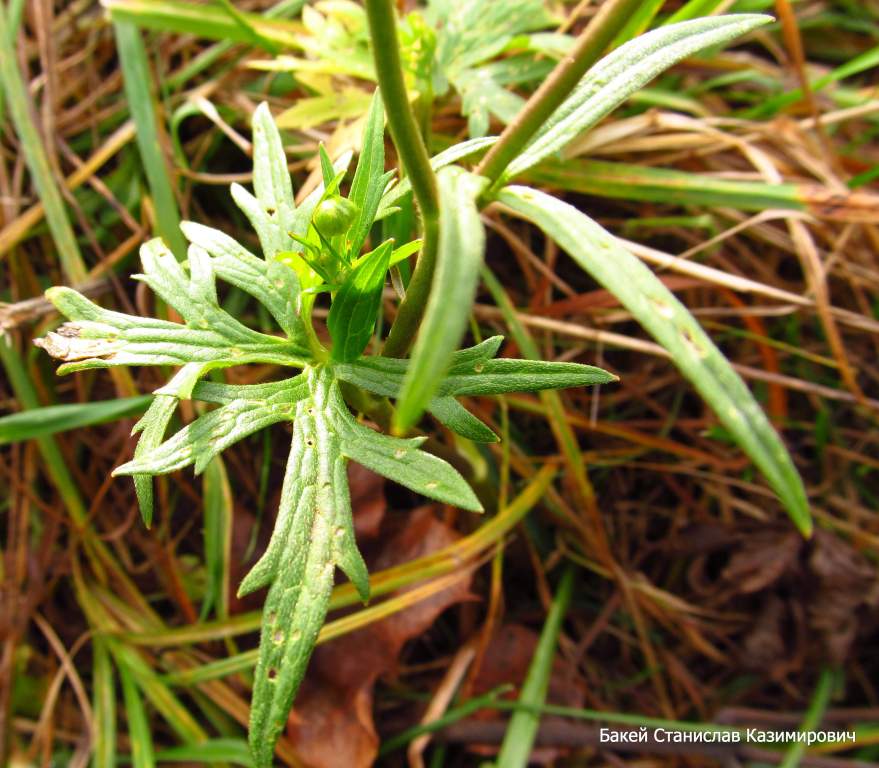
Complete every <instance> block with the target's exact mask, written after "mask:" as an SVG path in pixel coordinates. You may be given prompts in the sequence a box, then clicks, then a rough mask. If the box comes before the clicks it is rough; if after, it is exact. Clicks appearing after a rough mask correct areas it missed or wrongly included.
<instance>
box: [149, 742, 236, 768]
mask: <svg viewBox="0 0 879 768" xmlns="http://www.w3.org/2000/svg"><path fill="white" fill-rule="evenodd" d="M156 758H157V759H158V760H160V761H161V762H162V763H196V764H197V765H207V764H210V763H214V762H220V761H222V762H225V763H233V764H234V765H243V766H245V767H246V768H250V767H251V766H252V765H253V760H252V759H251V757H250V750H249V749H248V747H247V743H246V742H244V741H242V740H241V739H211V740H210V741H206V742H205V743H204V744H192V745H186V746H182V747H172V748H171V749H162V750H160V751H159V752H157V753H156Z"/></svg>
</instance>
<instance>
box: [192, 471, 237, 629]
mask: <svg viewBox="0 0 879 768" xmlns="http://www.w3.org/2000/svg"><path fill="white" fill-rule="evenodd" d="M202 492H203V496H204V553H205V572H206V574H205V575H206V577H207V585H206V587H205V594H204V599H203V600H202V604H201V614H200V616H199V618H200V619H201V620H202V621H204V620H205V619H207V617H208V616H209V615H210V612H211V609H212V608H213V607H214V606H215V605H216V615H217V618H218V619H224V618H226V617H227V616H228V615H229V573H230V566H231V563H230V559H231V545H232V489H231V487H230V485H229V476H228V474H227V473H226V467H225V465H224V464H223V459H222V458H221V457H220V456H215V457H214V458H213V460H211V461H210V462H208V465H207V467H206V468H205V474H204V481H203V485H202Z"/></svg>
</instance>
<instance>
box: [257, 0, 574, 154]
mask: <svg viewBox="0 0 879 768" xmlns="http://www.w3.org/2000/svg"><path fill="white" fill-rule="evenodd" d="M302 21H303V27H304V30H303V32H302V33H301V34H298V35H297V36H296V41H297V43H298V45H299V46H300V47H301V50H302V53H303V54H304V56H292V55H288V54H284V55H281V56H277V57H276V58H274V59H272V60H269V61H262V62H255V63H254V64H253V65H252V66H254V67H257V68H259V69H266V70H271V71H289V72H293V73H295V75H296V77H297V79H298V80H300V81H301V82H302V83H303V84H304V85H306V86H307V87H308V88H310V89H311V90H312V91H314V92H315V94H316V95H314V96H310V97H306V98H303V99H300V100H299V101H297V103H296V104H295V105H294V106H293V107H291V108H290V109H289V110H287V111H285V112H283V113H282V114H281V115H279V116H278V124H279V125H280V126H281V127H282V128H307V127H309V126H312V125H316V124H319V123H325V122H329V121H331V120H337V119H340V118H343V119H346V118H354V117H358V116H360V115H361V114H363V111H364V109H365V107H366V105H367V104H368V95H367V94H366V93H364V91H363V90H362V89H361V88H360V87H358V86H356V85H353V84H348V85H345V86H343V87H342V88H341V90H340V89H339V87H338V85H337V84H334V83H333V80H332V79H333V78H334V77H336V78H337V77H345V78H355V79H356V80H360V81H375V80H376V71H375V66H374V65H373V57H372V52H371V50H370V49H371V43H370V36H369V34H368V33H367V21H366V14H365V13H364V9H363V7H362V6H361V5H358V4H356V3H354V2H349V1H348V0H342V1H341V2H338V1H337V0H333V1H332V2H318V3H315V4H314V5H308V6H306V7H305V8H303V12H302ZM554 23H555V19H553V17H552V15H551V14H550V13H549V12H548V11H547V10H546V8H545V7H544V2H543V0H515V1H514V2H504V3H498V2H494V1H493V0H465V2H460V0H455V1H454V2H450V0H429V2H428V3H427V4H426V7H425V8H424V9H423V10H414V11H410V12H409V13H407V14H406V16H405V17H404V18H403V19H402V20H401V23H400V54H401V61H402V64H403V69H404V73H405V77H406V82H407V86H408V87H409V89H410V90H411V91H412V93H413V95H414V98H415V100H416V101H418V103H419V104H420V109H421V110H422V112H423V113H426V114H429V111H430V109H431V107H432V104H433V102H434V101H435V100H437V99H441V98H443V97H445V96H447V95H448V94H449V92H450V91H454V92H455V93H457V95H458V96H459V97H460V99H461V113H462V114H463V115H464V116H465V117H467V118H468V128H469V132H470V135H471V136H474V137H476V136H484V135H485V134H486V133H488V129H489V120H490V116H492V115H493V116H495V117H496V118H497V119H499V120H500V121H501V122H503V123H507V122H509V121H510V120H512V119H513V118H514V117H515V116H516V114H517V113H518V112H519V110H520V109H521V108H522V106H523V104H524V101H523V99H522V97H521V96H519V95H517V94H516V93H514V92H513V90H511V89H512V88H515V87H517V86H527V85H530V84H533V83H536V82H539V81H540V80H541V79H542V78H543V77H546V75H547V74H549V72H550V70H551V69H552V67H553V65H554V63H555V59H557V58H558V57H559V56H562V55H563V54H564V53H565V52H566V51H567V50H568V48H569V47H570V44H571V38H570V37H569V36H568V35H563V34H555V33H551V32H538V31H537V30H546V29H547V28H549V27H551V26H552V25H553V24H554ZM425 124H427V123H425Z"/></svg>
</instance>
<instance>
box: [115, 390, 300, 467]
mask: <svg viewBox="0 0 879 768" xmlns="http://www.w3.org/2000/svg"><path fill="white" fill-rule="evenodd" d="M304 375H305V374H302V375H300V376H297V377H295V378H292V379H287V380H286V381H282V382H277V383H275V384H272V385H259V384H257V385H252V386H253V387H254V389H255V390H256V392H259V398H258V399H257V398H256V397H254V398H253V399H247V395H246V394H245V392H246V390H247V388H245V387H236V388H234V389H235V391H237V392H238V393H239V396H238V397H236V398H235V399H234V400H232V401H231V402H229V403H227V404H226V405H223V406H222V407H220V408H217V409H216V410H214V411H210V412H208V413H206V414H204V415H202V416H199V417H198V418H197V419H196V420H195V421H193V422H192V423H191V424H188V425H187V426H185V427H184V428H183V429H181V430H180V431H179V432H178V433H177V434H175V435H174V436H173V437H171V438H170V439H168V440H166V441H165V442H164V443H162V444H161V445H159V446H156V447H154V448H151V449H150V450H149V451H144V452H138V453H136V454H135V457H134V459H132V460H131V461H129V462H127V463H125V464H123V465H122V466H120V467H117V468H116V469H115V470H114V471H113V474H114V475H138V474H151V475H163V474H167V473H169V472H175V471H177V470H178V469H183V468H184V467H188V466H189V465H191V464H194V465H195V471H196V474H199V473H201V472H202V471H203V470H204V468H205V467H206V466H207V465H208V463H209V462H210V460H211V459H213V458H214V456H216V455H218V454H219V453H220V452H222V451H224V450H225V449H226V448H228V447H229V446H230V445H233V444H234V443H236V442H238V441H239V440H241V439H243V438H245V437H247V436H248V435H252V434H253V433H254V432H256V431H257V430H260V429H263V428H264V427H268V426H270V425H272V424H276V423H278V422H279V421H289V420H291V419H292V418H293V415H294V408H295V403H296V402H297V400H300V399H302V397H304V396H305V395H306V392H305V390H304V387H303V383H304V379H303V377H304ZM242 390H244V391H242Z"/></svg>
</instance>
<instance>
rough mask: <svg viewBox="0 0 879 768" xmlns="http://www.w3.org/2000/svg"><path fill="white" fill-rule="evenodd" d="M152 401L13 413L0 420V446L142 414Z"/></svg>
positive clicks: (124, 400) (125, 400) (125, 399)
mask: <svg viewBox="0 0 879 768" xmlns="http://www.w3.org/2000/svg"><path fill="white" fill-rule="evenodd" d="M151 401H152V397H151V396H150V395H137V396H136V397H120V398H117V399H115V400H97V401H95V402H93V403H69V404H64V405H46V406H43V407H41V408H32V409H30V410H24V411H20V412H19V413H13V414H10V415H9V416H3V417H0V445H8V444H9V443H17V442H21V441H23V440H32V439H34V438H35V437H43V436H44V435H54V434H55V433H57V432H66V431H68V430H71V429H79V428H81V427H90V426H93V425H95V424H105V423H106V422H108V421H116V420H117V419H123V418H125V417H126V416H132V415H134V414H137V413H142V412H143V411H144V410H145V408H146V407H147V406H149V404H150V402H151Z"/></svg>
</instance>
